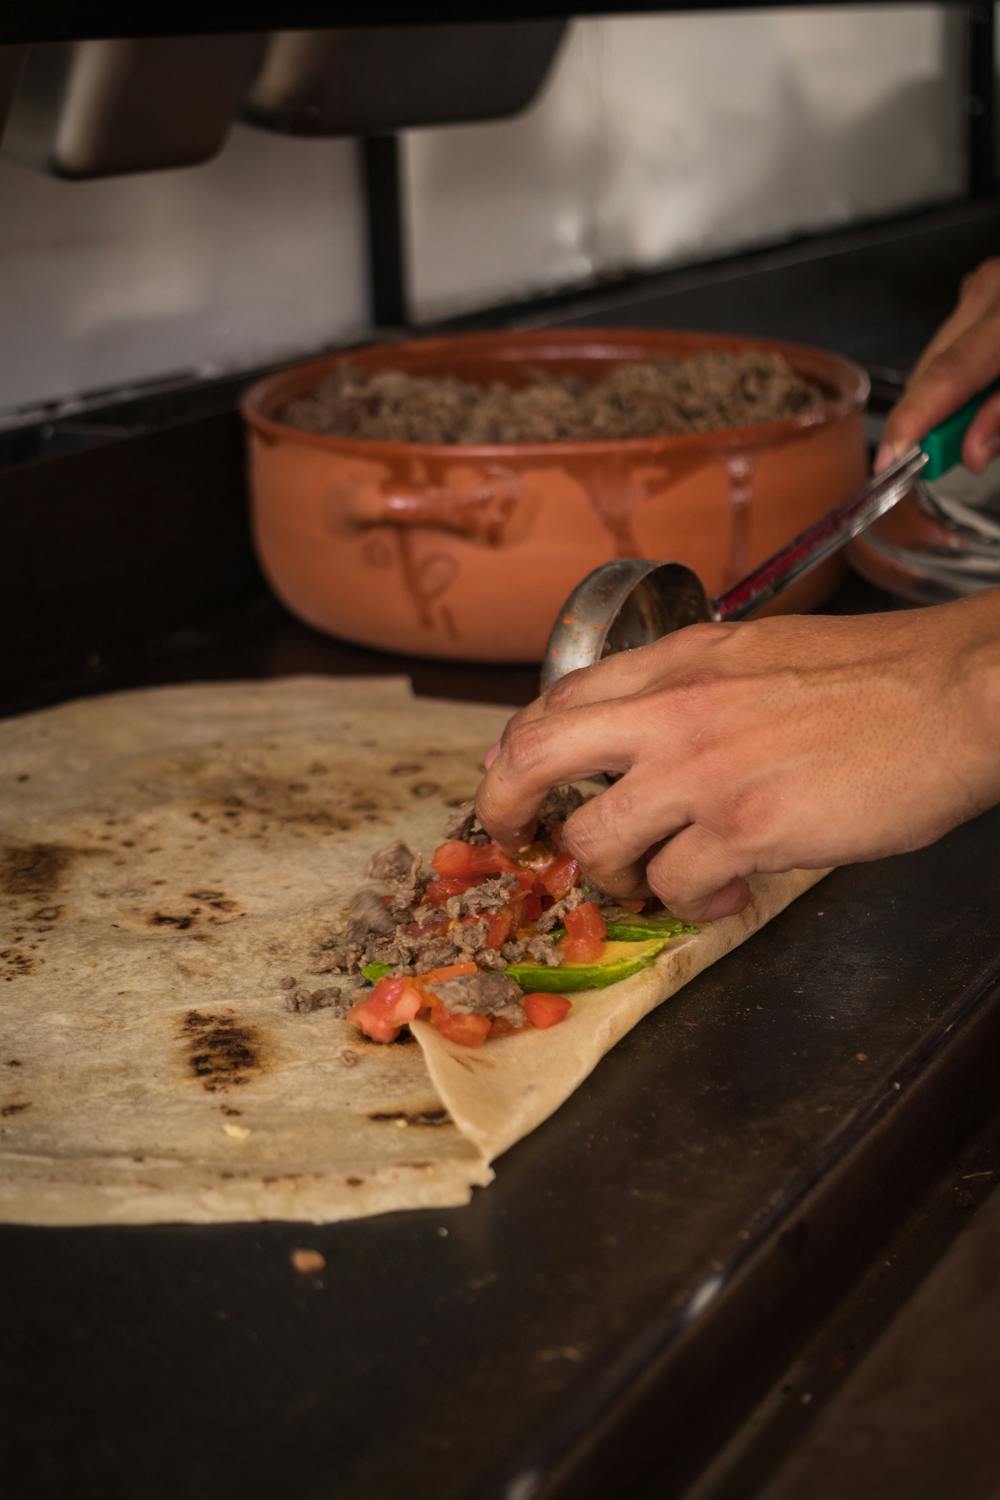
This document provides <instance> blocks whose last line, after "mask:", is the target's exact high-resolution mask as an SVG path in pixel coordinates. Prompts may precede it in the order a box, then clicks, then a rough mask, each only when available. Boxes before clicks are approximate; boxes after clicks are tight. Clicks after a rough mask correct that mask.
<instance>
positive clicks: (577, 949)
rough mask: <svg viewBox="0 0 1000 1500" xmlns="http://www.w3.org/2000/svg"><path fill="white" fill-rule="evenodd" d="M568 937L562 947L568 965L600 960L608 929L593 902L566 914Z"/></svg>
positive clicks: (564, 939)
mask: <svg viewBox="0 0 1000 1500" xmlns="http://www.w3.org/2000/svg"><path fill="white" fill-rule="evenodd" d="M565 921H566V936H565V937H564V938H563V940H562V943H561V944H560V947H561V949H562V955H563V961H564V963H568V964H592V963H595V962H596V961H597V959H599V958H600V956H601V953H602V951H603V948H604V944H605V942H606V941H607V936H608V929H607V926H606V924H605V921H604V918H603V917H602V916H601V914H600V912H599V911H598V909H597V907H596V906H595V905H594V903H593V901H584V902H583V903H582V905H580V906H578V907H577V908H576V909H575V911H568V912H567V913H566V918H565Z"/></svg>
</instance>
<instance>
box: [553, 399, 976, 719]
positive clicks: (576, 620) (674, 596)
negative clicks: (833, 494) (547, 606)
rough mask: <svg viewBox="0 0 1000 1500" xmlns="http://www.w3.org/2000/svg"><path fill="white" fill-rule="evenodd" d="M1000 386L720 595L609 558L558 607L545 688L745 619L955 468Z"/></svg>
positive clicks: (678, 573) (694, 581) (684, 571)
mask: <svg viewBox="0 0 1000 1500" xmlns="http://www.w3.org/2000/svg"><path fill="white" fill-rule="evenodd" d="M996 388H997V387H991V388H990V390H989V391H985V392H983V393H982V394H981V395H979V396H976V397H974V398H973V399H972V400H971V401H969V402H967V403H966V405H965V406H963V407H962V408H961V410H960V411H957V412H955V413H954V414H953V415H952V416H951V417H949V418H948V419H947V421H945V422H943V423H942V424H941V425H940V426H939V427H936V428H935V429H934V431H933V432H931V433H929V434H928V436H927V437H926V438H924V440H923V442H922V443H921V444H920V445H919V446H918V447H914V448H910V449H908V450H907V452H905V453H904V454H902V456H901V457H900V458H898V459H897V460H896V461H895V463H893V464H891V465H890V466H889V467H888V468H887V469H884V470H883V472H882V473H881V474H880V475H878V477H877V478H875V479H871V480H869V481H868V483H867V484H865V485H862V487H861V489H859V490H857V491H855V493H854V494H853V495H852V496H851V497H850V499H848V500H845V501H844V503H843V504H842V505H839V506H838V507H837V508H836V510H832V511H830V513H829V514H828V515H825V516H823V517H822V518H821V519H820V520H819V521H815V522H814V523H813V525H812V526H809V527H807V528H806V530H805V531H803V532H800V533H799V535H798V536H797V537H794V538H793V539H792V540H791V541H790V542H788V543H786V545H785V546H784V547H782V548H781V550H780V551H779V552H776V553H775V554H774V556H773V557H769V558H768V560H767V561H766V562H764V563H761V564H760V566H759V567H757V568H755V569H754V570H753V572H752V573H750V574H748V575H747V577H746V578H744V579H742V580H741V582H739V583H736V584H734V585H733V586H732V588H730V589H727V590H726V592H725V593H724V594H720V595H719V597H718V599H711V598H709V595H708V592H707V590H706V589H705V586H704V585H703V583H702V581H701V579H700V578H699V577H698V575H697V573H695V572H693V571H692V569H691V568H688V567H685V565H684V564H683V563H678V562H651V561H650V560H649V559H648V558H642V557H622V558H618V559H617V560H616V561H615V562H609V563H602V564H601V566H600V567H599V568H595V569H594V571H593V572H592V573H588V575H587V577H586V578H585V579H584V580H583V582H582V583H579V584H577V586H576V588H575V589H574V590H573V592H572V593H571V594H570V596H569V598H568V599H567V600H566V603H565V604H564V605H563V607H562V609H561V610H560V611H559V615H558V617H557V619H556V623H555V626H554V627H553V630H552V633H551V635H550V636H549V642H548V645H547V647H546V649H545V658H544V661H543V663H542V688H543V689H544V688H547V687H549V686H550V685H551V684H552V683H553V682H557V681H558V679H559V678H560V677H564V676H565V675H566V673H567V672H574V671H576V670H577V669H578V668H580V667H589V666H592V665H593V664H594V663H595V662H598V661H601V660H602V658H604V657H606V656H611V655H612V654H613V653H615V652H617V651H631V650H633V649H634V648H635V647H636V646H648V645H650V644H652V642H653V641H658V640H660V639H661V637H662V636H665V635H669V634H670V632H671V631H674V630H681V629H683V627H684V626H685V625H695V624H697V623H699V622H700V621H705V620H715V621H725V620H742V619H745V617H746V616H747V615H749V614H752V613H753V611H754V610H755V609H759V608H760V606H761V605H763V604H766V603H767V602H768V600H770V599H773V598H775V596H776V595H777V594H780V593H781V592H782V591H783V590H784V589H786V588H787V587H788V586H789V584H791V583H794V581H795V580H796V578H800V577H801V576H802V574H803V573H806V572H808V571H809V569H810V568H814V567H816V565H817V563H821V562H822V561H823V560H824V558H827V557H829V556H830V555H831V554H832V553H834V552H836V551H837V549H838V548H839V547H842V546H843V545H844V544H845V543H846V542H849V541H850V540H851V538H852V537H855V536H857V535H858V533H859V532H861V531H864V530H865V528H866V527H867V526H870V525H871V524H872V522H873V521H877V520H878V519H879V517H880V516H884V515H885V514H886V512H887V511H889V510H891V509H892V507H893V506H894V505H895V504H896V502H897V501H898V500H900V499H902V497H903V495H905V494H906V492H907V491H908V490H909V489H910V487H911V485H912V484H913V483H914V481H915V480H916V479H917V476H918V475H919V476H921V477H922V478H924V479H937V478H939V477H940V476H941V475H942V474H944V473H946V472H947V471H948V470H949V469H951V468H953V467H954V466H955V464H956V463H958V462H959V461H960V458H961V452H962V441H963V439H964V437H965V433H966V431H967V429H968V427H969V426H970V425H971V423H972V420H973V418H974V417H975V415H976V412H977V411H978V410H979V408H980V406H981V405H982V404H983V402H984V400H986V398H987V396H989V395H991V394H992V392H993V390H995V389H996Z"/></svg>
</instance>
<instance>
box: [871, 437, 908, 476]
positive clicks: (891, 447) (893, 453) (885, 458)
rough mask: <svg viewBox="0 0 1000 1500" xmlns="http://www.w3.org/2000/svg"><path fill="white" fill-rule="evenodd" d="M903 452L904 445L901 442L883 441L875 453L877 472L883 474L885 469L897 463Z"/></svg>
mask: <svg viewBox="0 0 1000 1500" xmlns="http://www.w3.org/2000/svg"><path fill="white" fill-rule="evenodd" d="M901 452H902V447H901V445H900V444H899V443H881V444H880V445H879V450H878V452H877V453H876V455H875V473H876V474H881V472H882V470H883V469H887V468H888V467H889V465H890V464H892V463H895V462H896V459H897V458H898V457H899V455H900V453H901Z"/></svg>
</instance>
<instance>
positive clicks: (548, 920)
mask: <svg viewBox="0 0 1000 1500" xmlns="http://www.w3.org/2000/svg"><path fill="white" fill-rule="evenodd" d="M592 899H593V892H591V891H590V889H589V887H588V886H583V885H575V886H573V888H572V890H570V891H567V893H566V895H565V896H564V897H563V898H562V900H561V901H555V902H553V904H552V905H551V906H550V907H549V909H548V911H543V912H542V915H541V916H540V917H539V918H538V921H537V922H536V923H535V926H536V927H537V928H538V930H539V932H551V931H552V929H553V927H561V926H562V923H563V918H564V917H565V915H566V913H567V912H568V911H575V910H576V908H577V907H578V906H582V905H583V903H584V902H585V901H590V900H592Z"/></svg>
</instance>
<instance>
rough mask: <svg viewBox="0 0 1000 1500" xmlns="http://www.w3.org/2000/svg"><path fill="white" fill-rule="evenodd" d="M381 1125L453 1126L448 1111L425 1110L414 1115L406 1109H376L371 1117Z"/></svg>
mask: <svg viewBox="0 0 1000 1500" xmlns="http://www.w3.org/2000/svg"><path fill="white" fill-rule="evenodd" d="M368 1118H369V1120H375V1121H376V1122H378V1123H379V1124H394V1125H399V1124H403V1125H431V1126H440V1125H451V1124H453V1123H454V1122H453V1121H452V1118H451V1115H450V1114H449V1113H448V1111H447V1110H446V1109H423V1110H417V1111H415V1112H413V1113H411V1112H409V1111H408V1110H405V1109H376V1110H374V1111H373V1112H372V1113H371V1114H370V1115H369V1116H368Z"/></svg>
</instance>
